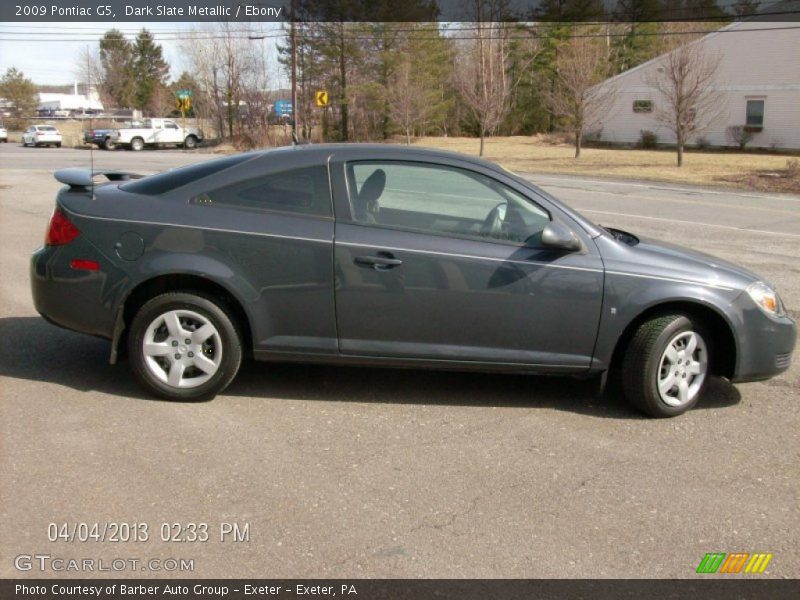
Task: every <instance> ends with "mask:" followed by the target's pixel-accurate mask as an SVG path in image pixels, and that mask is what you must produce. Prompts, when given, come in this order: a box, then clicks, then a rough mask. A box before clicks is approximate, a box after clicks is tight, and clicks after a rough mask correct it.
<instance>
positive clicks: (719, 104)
mask: <svg viewBox="0 0 800 600" xmlns="http://www.w3.org/2000/svg"><path fill="white" fill-rule="evenodd" d="M676 37H682V36H676ZM720 59H721V57H720V56H718V55H712V54H710V53H709V52H708V51H707V50H706V49H705V48H704V46H703V44H702V42H699V41H694V42H690V43H684V44H683V45H680V46H678V47H677V48H675V49H674V50H672V51H671V52H669V53H668V54H667V55H666V56H664V57H663V58H662V59H661V60H660V61H659V62H658V63H656V69H654V70H652V71H651V72H650V73H649V74H648V75H646V76H645V83H647V85H650V86H652V87H653V88H655V89H656V90H657V91H658V92H659V93H660V96H661V98H660V100H659V101H657V102H656V107H655V112H654V116H655V118H656V120H657V121H658V122H659V123H662V124H663V125H664V126H666V127H667V128H668V129H669V130H670V131H672V133H674V134H675V143H676V145H677V151H678V156H677V164H678V166H679V167H680V166H682V165H683V148H684V146H685V144H686V142H687V141H688V140H689V138H690V137H691V136H692V135H695V134H697V133H701V132H702V131H705V130H706V129H708V127H710V126H711V125H712V124H713V123H714V122H715V121H716V120H717V119H718V118H719V116H720V114H721V113H722V111H723V109H724V103H723V96H722V94H721V93H720V92H719V91H718V90H717V89H716V88H715V86H714V83H715V81H714V80H715V78H716V75H717V70H718V69H719V64H720Z"/></svg>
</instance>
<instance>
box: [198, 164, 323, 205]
mask: <svg viewBox="0 0 800 600" xmlns="http://www.w3.org/2000/svg"><path fill="white" fill-rule="evenodd" d="M192 203H194V204H207V205H212V206H226V207H232V208H241V209H246V210H275V211H280V212H289V213H300V214H305V215H316V216H322V217H330V216H331V215H332V211H331V194H330V186H329V184H328V170H327V168H326V167H324V166H315V167H305V168H301V169H291V170H288V171H281V172H280V173H272V174H270V175H265V176H263V177H257V178H255V179H248V180H246V181H241V182H239V183H235V184H233V185H229V186H226V187H224V188H220V189H217V190H214V191H211V192H206V193H203V194H200V195H198V196H197V197H195V198H193V199H192Z"/></svg>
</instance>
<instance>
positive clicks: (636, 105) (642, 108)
mask: <svg viewBox="0 0 800 600" xmlns="http://www.w3.org/2000/svg"><path fill="white" fill-rule="evenodd" d="M633 112H635V113H651V112H653V101H652V100H634V101H633Z"/></svg>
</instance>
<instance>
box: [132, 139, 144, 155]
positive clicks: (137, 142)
mask: <svg viewBox="0 0 800 600" xmlns="http://www.w3.org/2000/svg"><path fill="white" fill-rule="evenodd" d="M143 149H144V140H143V139H142V138H140V137H135V138H133V139H132V140H131V150H133V151H134V152H139V151H140V150H143Z"/></svg>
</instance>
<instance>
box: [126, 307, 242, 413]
mask: <svg viewBox="0 0 800 600" xmlns="http://www.w3.org/2000/svg"><path fill="white" fill-rule="evenodd" d="M128 356H129V357H130V361H131V366H132V367H133V371H134V373H135V374H136V375H137V377H138V378H139V379H140V380H141V381H142V383H144V385H145V387H146V388H147V389H148V390H150V391H151V392H153V393H154V394H156V395H157V396H160V397H162V398H166V399H168V400H207V399H211V398H213V397H214V396H215V395H217V394H218V393H219V392H221V391H222V390H224V389H225V388H226V387H227V386H228V385H229V384H230V383H231V381H233V378H234V377H235V376H236V373H237V372H238V370H239V366H240V364H241V362H242V343H241V335H240V334H239V330H238V328H237V326H236V321H235V319H234V318H233V317H232V316H231V314H230V313H229V311H228V309H227V307H225V305H224V304H223V303H221V302H219V301H218V300H215V299H214V298H212V297H210V296H205V295H201V294H197V293H190V292H170V293H166V294H162V295H160V296H156V297H155V298H153V299H152V300H149V301H148V302H147V303H145V304H144V305H143V306H142V307H141V308H140V309H139V311H138V312H137V313H136V316H135V317H134V318H133V322H132V323H131V328H130V333H129V336H128Z"/></svg>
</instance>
